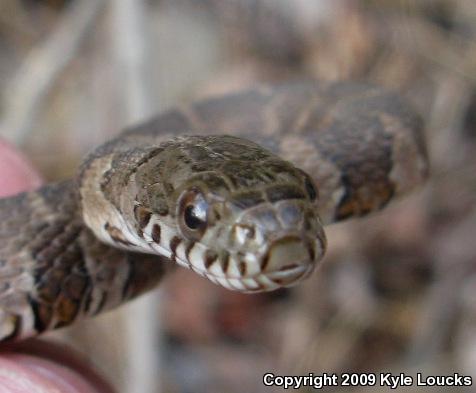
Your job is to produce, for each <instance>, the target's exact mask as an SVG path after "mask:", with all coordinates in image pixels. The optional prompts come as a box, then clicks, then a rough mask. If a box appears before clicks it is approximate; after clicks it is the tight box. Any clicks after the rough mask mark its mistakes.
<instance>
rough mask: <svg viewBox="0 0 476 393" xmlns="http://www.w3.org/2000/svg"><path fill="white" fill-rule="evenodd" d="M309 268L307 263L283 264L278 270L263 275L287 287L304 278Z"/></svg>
mask: <svg viewBox="0 0 476 393" xmlns="http://www.w3.org/2000/svg"><path fill="white" fill-rule="evenodd" d="M309 268H310V265H309V264H306V265H297V264H293V265H290V266H285V267H283V268H281V269H280V270H278V271H275V272H271V273H266V274H264V275H265V276H266V277H267V278H269V279H270V280H272V281H273V282H275V283H276V284H279V285H281V286H286V287H287V286H290V285H293V284H295V283H297V282H299V281H301V279H302V278H304V276H305V275H306V273H307V272H308V271H309V270H310V269H309ZM311 270H312V269H311Z"/></svg>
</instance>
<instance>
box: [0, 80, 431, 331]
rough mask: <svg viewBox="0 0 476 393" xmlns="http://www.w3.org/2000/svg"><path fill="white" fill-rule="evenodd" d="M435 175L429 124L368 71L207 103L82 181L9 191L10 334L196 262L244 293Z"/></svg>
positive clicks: (0, 312)
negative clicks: (343, 225) (369, 79)
mask: <svg viewBox="0 0 476 393" xmlns="http://www.w3.org/2000/svg"><path fill="white" fill-rule="evenodd" d="M426 175H427V158H426V152H425V146H424V141H423V136H422V122H421V120H420V118H419V117H418V116H417V115H416V114H415V113H414V111H413V110H412V109H411V108H410V107H409V106H408V105H407V104H406V103H405V102H403V101H402V100H401V99H400V98H399V97H397V96H396V95H394V94H392V93H388V92H386V91H384V90H382V89H380V88H377V87H374V86H369V85H365V84H358V83H350V82H344V83H323V84H318V83H314V82H302V83H287V84H283V85H277V86H273V87H261V88H256V89H252V90H248V91H244V92H241V93H236V94H231V95H227V96H223V97H218V98H212V99H208V100H203V101H198V102H196V103H194V104H191V105H188V106H183V107H180V108H178V109H173V110H169V111H167V112H165V113H163V114H161V115H159V116H158V117H157V118H155V119H153V120H151V121H149V122H147V123H145V124H143V125H141V126H139V127H136V128H132V129H129V130H126V131H125V132H124V133H122V134H121V135H120V136H119V137H117V138H116V139H114V140H112V141H110V142H108V143H106V144H104V145H102V146H100V147H99V148H97V149H96V150H94V151H93V152H92V153H91V154H90V155H89V156H88V157H87V158H86V159H85V160H84V162H83V163H82V165H81V168H80V170H79V174H78V176H77V177H76V178H75V179H71V180H67V181H63V182H60V183H55V184H48V185H46V186H44V187H42V188H40V189H39V190H37V191H34V192H28V193H24V194H21V195H18V196H16V197H12V198H8V199H4V200H0V339H1V340H11V339H20V338H24V337H28V336H31V335H35V334H38V333H41V332H43V331H45V330H47V329H52V328H57V327H61V326H64V325H68V324H70V323H71V322H73V321H74V320H76V319H78V318H79V317H81V316H87V315H95V314H97V313H99V312H101V311H103V310H106V309H110V308H111V307H115V306H117V305H119V304H121V303H123V302H125V301H127V300H128V299H130V298H133V297H135V296H137V295H139V294H141V293H143V292H144V291H147V290H149V289H150V288H152V287H153V286H155V285H156V284H157V282H159V280H160V279H161V278H162V277H163V276H164V275H165V274H166V272H167V271H168V270H169V269H171V268H173V267H174V266H176V265H177V264H179V265H184V266H186V267H188V268H190V269H192V270H194V271H196V272H197V273H199V274H200V275H202V276H205V277H207V278H208V279H210V280H211V281H213V282H215V283H217V284H221V285H223V286H225V287H227V288H229V289H233V290H238V291H242V292H257V291H264V290H272V289H276V288H279V287H282V286H288V285H292V284H295V283H296V282H298V281H299V280H301V279H302V278H304V277H306V276H308V275H309V274H310V272H311V271H312V270H313V269H314V267H315V266H316V264H317V262H318V261H319V260H320V259H321V258H322V256H323V255H324V253H325V249H326V238H325V234H324V231H323V229H322V225H324V224H329V223H332V222H335V221H339V220H343V219H346V218H349V217H357V216H362V215H365V214H367V213H370V212H372V211H376V210H379V209H380V208H382V207H384V206H385V205H386V204H387V203H388V202H389V201H390V200H391V199H392V198H393V197H394V196H397V195H400V194H403V193H405V192H407V191H409V190H411V189H412V188H413V187H414V186H416V185H417V184H419V183H421V182H422V181H423V180H424V178H425V177H426Z"/></svg>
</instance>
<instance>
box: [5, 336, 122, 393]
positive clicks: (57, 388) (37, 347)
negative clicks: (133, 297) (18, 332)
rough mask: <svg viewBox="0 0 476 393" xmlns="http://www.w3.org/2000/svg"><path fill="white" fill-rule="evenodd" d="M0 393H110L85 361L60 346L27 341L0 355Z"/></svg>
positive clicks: (9, 348) (110, 388) (7, 349)
mask: <svg viewBox="0 0 476 393" xmlns="http://www.w3.org/2000/svg"><path fill="white" fill-rule="evenodd" d="M0 392H2V393H3V392H5V393H7V392H8V393H27V392H28V393H35V392H61V393H113V392H114V390H113V388H112V387H111V386H110V385H109V384H108V383H107V382H106V380H105V379H104V378H102V377H101V376H100V375H99V374H98V373H97V372H96V371H95V370H94V369H93V367H91V365H90V364H88V362H87V361H86V360H85V359H81V357H80V356H78V355H77V354H76V353H73V352H72V351H71V350H69V349H68V348H66V347H64V346H63V345H59V344H56V343H51V342H46V341H39V340H27V341H26V342H20V343H17V344H14V345H11V346H8V347H7V348H6V350H5V351H4V352H3V353H2V354H0Z"/></svg>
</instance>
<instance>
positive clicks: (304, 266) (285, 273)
mask: <svg viewBox="0 0 476 393" xmlns="http://www.w3.org/2000/svg"><path fill="white" fill-rule="evenodd" d="M316 248H317V245H316V242H315V241H312V240H311V239H306V238H304V239H303V238H300V237H298V236H284V237H282V238H279V239H277V240H275V241H274V242H273V243H271V245H270V247H269V249H268V252H267V253H266V254H265V255H264V257H263V260H262V263H261V271H262V274H263V275H264V276H266V277H267V278H268V279H270V280H271V281H273V282H274V283H276V284H279V285H281V286H289V285H292V284H294V283H297V282H298V281H300V280H301V279H303V278H304V277H306V276H307V275H308V274H309V273H310V272H312V270H314V267H315V266H316V262H317V260H318V259H320V256H321V252H320V250H316Z"/></svg>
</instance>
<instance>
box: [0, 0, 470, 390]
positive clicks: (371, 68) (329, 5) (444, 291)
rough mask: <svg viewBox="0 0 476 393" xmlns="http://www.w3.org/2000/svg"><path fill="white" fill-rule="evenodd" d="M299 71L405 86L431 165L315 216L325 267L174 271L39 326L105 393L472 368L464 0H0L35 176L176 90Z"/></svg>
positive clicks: (9, 91) (62, 167)
mask: <svg viewBox="0 0 476 393" xmlns="http://www.w3.org/2000/svg"><path fill="white" fill-rule="evenodd" d="M304 77H307V78H309V77H311V78H316V79H322V80H346V79H354V80H355V79H357V80H367V81H371V82H373V83H377V84H379V85H382V86H385V87H387V88H390V89H393V90H396V91H398V92H400V93H401V94H402V95H403V96H405V97H406V98H407V99H408V100H409V101H410V102H412V103H413V105H414V106H415V107H416V108H417V109H418V111H419V112H420V113H421V115H422V116H423V117H424V119H425V121H426V125H427V127H426V133H427V141H428V146H429V152H430V157H431V164H432V176H431V179H430V181H429V182H428V183H427V184H426V185H425V186H424V187H422V188H421V189H420V190H418V191H417V192H415V193H414V194H413V195H411V196H410V197H408V198H406V199H403V200H401V201H398V202H397V203H395V204H393V205H392V206H391V207H389V208H388V209H386V210H385V211H384V212H382V213H379V214H376V215H374V216H372V217H369V218H366V219H363V220H359V221H351V222H348V223H343V224H338V225H333V226H330V227H329V228H327V233H328V239H329V251H328V254H327V256H326V257H325V261H324V263H323V264H322V266H321V268H320V269H319V271H318V272H316V273H315V274H314V275H313V276H312V277H311V278H310V279H309V280H307V281H306V282H305V283H303V284H302V285H300V286H298V287H296V288H293V289H289V290H281V291H277V292H274V293H270V294H265V295H254V296H250V295H240V294H236V293H231V292H228V291H226V290H224V289H221V288H219V287H216V286H214V285H213V284H211V283H210V282H208V281H206V280H204V279H202V278H199V277H198V276H196V275H195V274H194V273H191V272H189V271H185V270H183V269H182V270H180V271H177V272H176V273H175V274H174V275H173V276H171V277H169V278H168V279H167V280H165V282H164V283H163V284H162V285H161V287H160V289H159V290H158V291H156V292H155V293H153V294H150V295H147V296H145V297H144V298H142V299H140V300H138V301H136V302H133V303H132V304H131V305H128V306H127V307H123V308H120V309H118V310H116V311H113V312H110V313H108V314H106V315H104V316H100V317H99V318H96V319H94V320H88V321H82V322H79V323H78V324H76V325H75V326H73V327H71V328H67V329H63V330H61V331H59V332H54V333H52V334H50V335H49V336H50V337H51V338H52V339H56V340H63V341H67V342H69V343H70V344H71V345H73V346H75V347H76V348H78V349H79V350H80V351H81V352H82V353H83V354H85V356H87V357H88V358H89V359H90V360H91V361H92V362H93V363H94V364H95V365H96V366H97V367H98V368H99V369H100V370H101V371H102V372H103V373H104V374H105V375H107V376H108V377H109V379H110V380H111V381H112V382H113V383H114V384H115V386H116V387H117V389H118V391H120V392H126V393H128V392H132V393H135V392H137V393H139V392H140V393H148V392H151V393H152V392H163V393H191V392H194V393H202V392H203V393H215V392H216V393H223V392H227V393H235V392H236V393H244V392H255V393H260V392H273V391H281V389H280V388H273V387H265V386H264V385H263V383H262V376H263V374H264V373H266V372H273V373H275V374H280V375H307V374H308V373H310V372H313V373H315V374H321V373H324V372H327V373H342V372H393V373H400V372H405V373H407V374H408V375H412V376H416V373H417V372H421V373H424V374H425V375H431V374H433V375H452V374H453V373H455V372H459V373H461V374H465V375H471V376H473V379H474V378H476V241H475V240H476V239H475V233H476V209H475V206H476V170H475V169H476V2H474V0H419V1H412V0H380V1H377V0H374V1H372V0H367V1H365V0H360V1H357V0H333V1H330V0H292V1H291V0H148V1H145V0H114V1H113V0H110V1H106V0H69V1H62V0H16V1H8V0H1V1H0V87H1V90H0V91H1V101H0V135H1V136H2V137H4V138H6V139H8V140H10V141H11V142H13V143H14V144H16V145H17V146H19V147H20V148H21V149H22V150H23V151H25V152H26V153H27V154H28V157H29V158H30V159H31V160H32V161H33V162H34V163H35V165H36V166H37V167H38V168H39V169H40V171H41V173H42V174H43V175H44V177H45V178H46V179H47V180H56V179H61V178H66V177H70V176H72V175H73V174H74V173H75V169H76V167H77V165H78V163H79V162H80V160H81V157H82V156H83V155H84V154H85V153H86V152H87V151H89V150H90V149H92V148H94V147H95V146H97V145H98V144H100V143H101V142H103V141H105V140H107V139H109V138H111V137H112V136H114V135H116V134H117V133H118V132H119V131H120V130H121V129H123V128H124V127H125V126H128V125H131V124H134V123H137V122H140V121H141V120H146V119H147V118H148V117H150V116H152V115H153V114H155V113H157V112H160V111H162V110H164V109H166V108H168V107H170V106H172V105H174V104H177V103H183V102H189V101H191V100H193V99H196V98H200V97H204V96H210V95H215V94H221V93H225V92H230V91H234V90H237V89H242V88H245V87H249V86H254V85H256V84H258V83H262V82H276V81H283V80H289V79H299V78H304ZM340 389H342V388H335V387H334V388H330V389H326V390H329V391H330V390H333V391H340ZM407 389H408V390H407V391H408V392H411V391H414V389H415V388H414V387H410V388H407ZM420 389H421V390H422V391H425V390H424V389H422V388H420ZM420 389H419V390H420ZM439 389H441V391H443V390H445V391H446V390H448V388H437V387H433V388H430V389H428V391H432V392H437V391H440V390H439ZM471 389H472V388H469V389H467V390H464V389H463V388H454V389H452V391H472V390H471ZM343 390H345V391H349V390H350V389H349V388H345V389H343ZM367 390H368V388H355V389H354V391H355V392H365V391H367ZM301 391H303V392H306V391H312V389H310V388H307V389H306V388H302V389H301ZM400 391H405V389H400Z"/></svg>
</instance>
